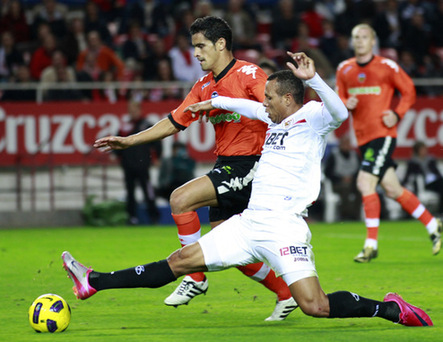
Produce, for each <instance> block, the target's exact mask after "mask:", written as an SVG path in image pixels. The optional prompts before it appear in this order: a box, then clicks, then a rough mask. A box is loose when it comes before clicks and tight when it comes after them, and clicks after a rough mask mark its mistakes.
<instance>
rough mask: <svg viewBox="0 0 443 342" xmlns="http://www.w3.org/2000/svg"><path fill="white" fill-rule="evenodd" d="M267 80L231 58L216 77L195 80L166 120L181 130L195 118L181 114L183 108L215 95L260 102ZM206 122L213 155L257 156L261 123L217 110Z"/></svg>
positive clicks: (252, 66)
mask: <svg viewBox="0 0 443 342" xmlns="http://www.w3.org/2000/svg"><path fill="white" fill-rule="evenodd" d="M267 78H268V76H267V75H266V73H265V72H264V71H263V70H262V69H260V68H259V67H258V66H257V65H255V64H252V63H249V62H246V61H240V60H235V59H234V60H233V61H232V62H231V63H230V64H229V65H228V66H227V67H226V69H225V70H224V71H223V72H222V73H221V74H220V75H219V76H217V77H214V75H213V73H212V72H210V73H209V74H207V75H205V76H203V77H202V78H201V79H199V80H198V81H197V82H196V83H195V84H194V86H193V87H192V89H191V91H190V92H189V94H188V96H186V98H185V100H184V101H183V103H182V104H181V105H180V106H179V107H178V108H176V109H175V110H173V111H172V112H171V114H170V116H169V118H170V120H171V121H172V122H173V123H174V125H175V126H176V127H178V128H180V129H185V128H186V127H188V126H189V125H190V124H191V123H192V122H194V121H196V120H197V119H198V118H197V117H196V118H193V117H192V114H191V112H184V109H185V108H186V107H188V106H189V105H191V104H194V103H197V102H201V101H206V100H209V99H211V98H213V97H216V96H228V97H233V98H244V99H249V100H254V101H258V102H263V100H264V90H265V84H266V80H267ZM209 120H210V121H211V122H212V123H213V124H214V129H215V140H216V149H215V154H216V155H217V156H248V155H259V154H261V149H262V146H263V143H264V138H265V132H266V129H267V125H266V124H265V123H264V122H262V121H259V120H251V119H248V118H246V117H244V116H241V115H240V114H239V113H233V112H229V111H226V110H221V109H214V110H212V111H211V112H210V114H209Z"/></svg>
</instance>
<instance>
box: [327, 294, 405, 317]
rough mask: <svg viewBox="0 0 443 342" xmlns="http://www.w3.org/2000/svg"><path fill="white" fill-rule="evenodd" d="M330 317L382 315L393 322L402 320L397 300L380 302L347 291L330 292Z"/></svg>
mask: <svg viewBox="0 0 443 342" xmlns="http://www.w3.org/2000/svg"><path fill="white" fill-rule="evenodd" d="M328 297H329V318H346V317H381V318H384V319H387V320H389V321H392V322H398V321H399V320H400V318H399V315H400V308H399V307H398V305H397V304H396V303H395V302H379V301H376V300H372V299H367V298H364V297H360V296H359V295H357V294H355V293H351V292H347V291H339V292H334V293H330V294H328Z"/></svg>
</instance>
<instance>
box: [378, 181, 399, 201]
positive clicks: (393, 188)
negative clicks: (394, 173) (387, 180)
mask: <svg viewBox="0 0 443 342" xmlns="http://www.w3.org/2000/svg"><path fill="white" fill-rule="evenodd" d="M382 187H383V190H384V191H385V194H386V196H387V197H389V198H392V199H394V200H395V199H397V198H398V197H399V196H400V195H401V193H402V192H403V187H402V186H400V185H398V186H397V185H395V184H382Z"/></svg>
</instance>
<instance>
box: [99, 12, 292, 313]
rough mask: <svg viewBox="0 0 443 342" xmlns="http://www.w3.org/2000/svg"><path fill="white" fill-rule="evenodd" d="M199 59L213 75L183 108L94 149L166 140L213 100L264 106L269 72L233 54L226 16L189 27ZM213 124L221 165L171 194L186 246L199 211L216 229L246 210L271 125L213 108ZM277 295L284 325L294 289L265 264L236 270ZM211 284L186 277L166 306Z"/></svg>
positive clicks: (194, 234)
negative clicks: (195, 107) (199, 105)
mask: <svg viewBox="0 0 443 342" xmlns="http://www.w3.org/2000/svg"><path fill="white" fill-rule="evenodd" d="M190 33H191V36H192V45H193V46H194V49H195V52H194V56H195V57H196V58H197V59H198V60H199V61H200V65H201V67H202V69H203V70H205V71H208V72H209V73H208V74H207V75H206V76H203V77H202V78H201V79H200V80H198V81H197V82H196V83H195V84H194V86H193V87H192V89H191V91H190V93H189V94H188V95H187V97H186V98H185V100H184V101H183V103H182V104H181V105H180V106H179V107H178V108H176V109H175V110H173V111H172V112H171V113H170V114H169V115H168V117H167V118H165V119H162V120H160V121H159V122H158V123H157V124H155V125H154V126H153V127H151V128H149V129H147V130H145V131H142V132H140V133H138V134H135V135H131V136H129V137H116V136H111V137H105V138H102V139H98V140H97V141H96V142H95V144H94V147H96V148H104V150H111V149H123V148H127V147H130V146H134V145H139V144H144V143H148V142H151V141H154V140H159V139H163V138H165V137H167V136H170V135H173V134H175V133H178V132H179V131H181V130H184V129H186V128H187V127H188V126H189V125H190V124H191V123H192V122H194V121H196V120H197V118H195V117H193V115H192V113H190V112H184V109H185V108H186V107H188V106H189V105H191V104H193V103H196V102H200V101H204V100H209V99H211V98H212V97H213V96H229V97H234V98H244V99H250V100H254V101H259V102H261V101H263V99H264V88H265V84H266V80H267V75H266V74H265V72H264V71H263V70H261V69H260V68H259V67H258V66H256V65H254V64H252V63H248V62H245V61H240V60H236V59H235V58H234V56H233V54H232V30H231V28H230V27H229V25H228V24H227V23H226V22H225V21H224V20H223V19H221V18H217V17H204V18H199V19H197V20H195V21H194V23H193V24H192V25H191V27H190ZM209 120H210V121H211V122H212V123H213V124H214V129H215V138H216V150H215V154H216V155H217V161H216V163H215V165H214V168H213V169H212V170H211V171H210V172H209V173H208V174H206V175H204V176H201V177H198V178H196V179H193V180H192V181H190V182H188V183H186V184H184V185H183V186H181V187H179V188H177V189H176V190H175V191H174V192H173V193H172V194H171V197H170V204H171V211H172V216H173V218H174V221H175V223H176V224H177V228H178V236H179V239H180V242H181V244H182V246H185V245H188V244H190V243H192V242H195V241H197V240H198V238H199V237H200V235H201V233H200V229H201V228H200V221H199V218H198V215H197V213H196V211H195V210H196V209H198V208H201V207H204V206H209V207H210V211H209V219H210V223H211V227H212V228H213V227H215V226H217V225H219V224H220V223H221V222H223V221H225V220H227V219H228V218H229V217H231V216H233V215H235V214H238V213H241V212H242V211H243V210H244V209H245V208H246V207H247V204H248V201H249V196H250V192H251V183H252V179H253V177H254V173H255V170H256V168H257V165H258V160H259V158H260V154H261V148H262V145H263V142H264V138H265V133H266V124H264V123H262V122H259V121H254V120H250V119H248V118H245V117H243V116H241V115H240V114H238V113H232V112H229V111H225V110H213V111H211V113H210V114H209ZM238 268H239V269H240V271H242V272H243V273H244V274H246V275H247V276H249V277H251V278H252V279H254V280H256V281H259V282H260V283H262V284H263V285H264V286H266V287H267V288H268V289H270V290H271V291H273V292H275V293H276V294H277V305H276V307H275V309H274V311H273V313H272V315H271V316H270V317H268V318H267V319H266V320H270V321H274V320H283V319H285V318H286V316H287V315H289V313H291V312H292V311H293V310H294V309H295V308H296V307H297V304H296V302H295V301H294V300H293V298H292V297H291V293H290V291H289V288H288V287H287V285H286V284H285V283H284V281H283V280H282V279H281V278H277V277H276V276H275V273H274V271H272V270H271V269H270V268H269V267H268V266H267V265H266V264H264V263H258V264H251V265H246V266H240V267H238ZM207 288H208V280H207V279H206V276H205V275H204V273H194V274H190V275H187V276H186V277H184V278H183V280H182V282H181V284H180V285H179V286H178V287H177V288H176V290H175V291H174V292H173V293H172V294H171V295H170V296H169V297H168V298H166V299H165V304H166V305H171V306H178V305H182V304H187V303H188V302H189V301H190V300H191V299H192V298H193V297H195V296H196V295H199V294H202V293H206V291H207Z"/></svg>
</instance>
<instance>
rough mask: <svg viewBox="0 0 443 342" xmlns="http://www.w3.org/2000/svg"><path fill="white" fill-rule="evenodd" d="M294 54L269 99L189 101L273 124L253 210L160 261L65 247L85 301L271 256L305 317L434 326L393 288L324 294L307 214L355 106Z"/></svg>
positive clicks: (194, 108) (274, 78)
mask: <svg viewBox="0 0 443 342" xmlns="http://www.w3.org/2000/svg"><path fill="white" fill-rule="evenodd" d="M288 54H289V55H290V56H291V57H292V58H293V59H294V61H295V62H296V64H297V65H294V64H292V63H288V67H289V68H290V70H286V71H279V72H276V73H274V74H272V75H271V76H269V78H268V81H267V83H266V88H265V100H264V102H263V104H261V103H258V102H255V101H251V100H246V99H231V98H226V97H215V98H213V99H211V100H208V101H204V102H200V103H197V104H194V105H191V106H189V107H188V109H189V110H190V111H191V112H193V113H198V114H201V113H203V114H204V112H205V111H209V110H211V109H214V108H219V109H226V110H230V111H235V112H238V113H242V115H245V116H247V117H249V118H251V119H257V120H262V121H264V122H266V123H268V131H267V134H266V139H265V143H264V145H263V153H262V157H261V159H260V161H259V166H258V169H257V172H256V174H255V176H254V180H253V183H252V193H251V197H250V200H249V204H248V208H247V209H246V210H245V211H243V213H241V214H239V215H235V216H233V217H231V218H230V219H229V220H227V221H225V222H223V223H222V224H221V225H219V226H218V227H216V228H214V229H213V230H212V231H210V232H209V233H207V234H206V235H204V236H203V237H201V238H200V239H199V240H198V241H197V242H196V243H193V244H191V245H187V246H185V247H183V248H181V249H179V250H177V251H175V252H174V253H172V254H171V255H170V256H169V257H168V258H167V259H165V260H161V261H159V262H155V263H149V264H145V265H139V266H136V267H132V268H129V269H125V270H121V271H116V272H111V273H100V272H96V271H94V270H92V269H91V268H87V267H85V266H83V265H82V264H81V263H79V262H78V261H77V260H75V259H74V258H73V257H72V256H71V254H70V253H69V252H64V253H63V255H62V259H63V265H64V267H65V269H66V270H67V272H68V275H69V276H70V277H71V279H72V280H73V282H74V292H75V293H76V295H77V297H78V298H80V299H86V298H88V297H90V296H92V295H93V294H95V293H96V292H97V291H100V290H105V289H110V288H133V287H151V288H154V287H160V286H163V285H166V284H168V283H170V282H172V281H174V280H176V279H177V278H178V277H180V276H182V275H185V274H188V273H190V272H197V271H220V270H223V269H226V268H230V267H234V266H238V265H246V264H250V263H253V262H258V261H264V262H265V263H267V264H268V265H269V266H270V267H271V268H272V269H273V270H274V271H275V273H276V274H277V275H278V276H282V278H283V279H284V281H285V282H286V283H287V284H288V286H289V288H290V290H291V293H292V295H293V297H294V299H295V300H296V302H297V303H298V305H299V306H300V308H301V310H302V311H303V312H304V313H305V314H307V315H310V316H314V317H329V318H345V317H381V318H384V319H387V320H390V321H392V322H395V323H401V324H404V325H411V326H428V325H432V321H431V319H430V317H429V316H428V315H427V314H426V313H425V312H424V311H423V310H421V309H419V308H418V307H415V306H412V305H410V304H408V303H407V302H405V301H404V300H403V299H402V298H401V297H400V296H399V295H397V294H395V293H388V294H387V295H386V296H385V298H384V301H383V302H380V301H375V300H372V299H367V298H364V297H360V296H359V295H357V294H354V293H351V292H347V291H339V292H334V293H330V294H327V295H326V294H325V293H324V292H323V290H322V288H321V286H320V283H319V280H318V276H317V272H316V269H315V263H314V255H313V252H312V247H311V245H310V240H311V232H310V230H309V227H308V225H307V224H306V222H305V220H304V218H303V216H304V215H305V214H306V212H307V208H308V207H309V206H310V205H311V204H312V202H314V201H315V200H316V199H317V197H318V194H319V192H320V178H321V159H322V157H323V154H324V150H325V147H326V137H327V134H328V133H329V132H331V131H332V130H334V129H336V128H337V127H339V126H340V124H341V123H342V122H343V121H344V120H345V119H346V118H347V117H348V111H347V109H346V107H345V106H344V104H343V102H342V101H341V100H340V98H339V97H338V96H337V94H336V93H335V92H334V91H333V90H332V89H331V88H330V87H329V86H327V84H326V83H325V82H324V81H323V80H322V79H321V78H320V76H319V75H318V74H316V73H315V66H314V62H313V61H312V59H310V58H308V57H307V56H306V55H305V54H304V53H289V52H288ZM302 81H305V82H306V84H307V85H308V86H310V87H311V88H312V89H314V90H315V91H316V92H317V94H318V95H319V97H320V99H321V100H322V102H317V101H310V102H308V103H307V104H305V105H303V97H304V86H303V83H302Z"/></svg>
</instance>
